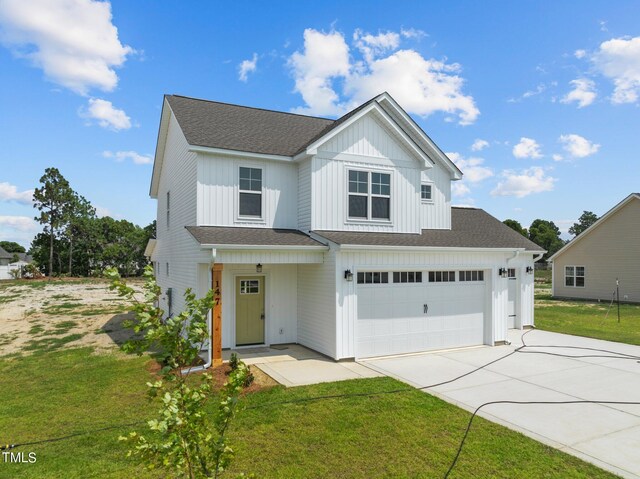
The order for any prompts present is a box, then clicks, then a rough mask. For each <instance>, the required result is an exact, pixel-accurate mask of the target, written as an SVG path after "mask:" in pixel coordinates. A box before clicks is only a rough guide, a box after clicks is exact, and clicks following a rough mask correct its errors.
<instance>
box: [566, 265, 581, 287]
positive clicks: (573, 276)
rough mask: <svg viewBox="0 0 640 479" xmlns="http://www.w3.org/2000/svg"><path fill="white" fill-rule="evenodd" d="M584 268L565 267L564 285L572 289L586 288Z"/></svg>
mask: <svg viewBox="0 0 640 479" xmlns="http://www.w3.org/2000/svg"><path fill="white" fill-rule="evenodd" d="M584 276H585V274H584V266H565V267H564V285H565V286H568V287H570V288H584Z"/></svg>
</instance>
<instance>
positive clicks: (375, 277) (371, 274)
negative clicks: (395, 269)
mask: <svg viewBox="0 0 640 479" xmlns="http://www.w3.org/2000/svg"><path fill="white" fill-rule="evenodd" d="M388 282H389V273H387V272H386V271H365V272H362V273H358V284H386V283H388Z"/></svg>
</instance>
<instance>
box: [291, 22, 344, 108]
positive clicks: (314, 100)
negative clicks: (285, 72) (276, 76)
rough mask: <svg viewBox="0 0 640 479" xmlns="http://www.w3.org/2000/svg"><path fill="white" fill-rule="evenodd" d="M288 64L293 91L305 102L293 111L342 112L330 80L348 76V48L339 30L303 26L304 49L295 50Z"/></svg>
mask: <svg viewBox="0 0 640 479" xmlns="http://www.w3.org/2000/svg"><path fill="white" fill-rule="evenodd" d="M288 63H289V66H290V67H291V68H292V70H293V75H294V77H295V82H296V85H295V91H297V92H298V93H300V94H301V95H302V99H303V100H304V102H305V103H306V105H307V106H306V107H300V108H297V109H296V111H298V112H299V113H310V114H315V115H338V114H341V113H343V112H344V110H345V108H344V106H342V105H340V104H338V101H339V98H338V94H337V93H336V92H335V91H334V89H333V85H332V81H333V79H335V78H338V77H346V76H348V75H349V70H350V68H351V64H350V63H349V47H348V46H347V43H346V42H345V40H344V37H343V36H342V34H341V33H338V32H330V33H322V32H319V31H317V30H314V29H312V28H308V29H306V30H305V31H304V52H303V53H300V52H294V53H293V54H292V55H291V57H290V58H289V62H288Z"/></svg>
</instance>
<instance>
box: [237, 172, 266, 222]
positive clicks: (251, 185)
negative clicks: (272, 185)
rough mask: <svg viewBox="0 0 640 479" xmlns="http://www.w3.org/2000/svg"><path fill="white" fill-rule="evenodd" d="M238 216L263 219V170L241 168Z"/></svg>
mask: <svg viewBox="0 0 640 479" xmlns="http://www.w3.org/2000/svg"><path fill="white" fill-rule="evenodd" d="M239 186H240V188H239V195H240V198H239V202H238V204H239V208H238V214H239V216H242V217H249V218H262V169H260V168H247V167H244V166H241V167H240V185H239Z"/></svg>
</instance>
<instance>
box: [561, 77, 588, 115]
mask: <svg viewBox="0 0 640 479" xmlns="http://www.w3.org/2000/svg"><path fill="white" fill-rule="evenodd" d="M569 84H570V85H573V90H571V91H570V92H569V93H567V94H566V95H565V96H563V97H562V99H561V100H560V102H561V103H571V102H574V101H575V102H577V103H578V108H583V107H585V106H589V105H591V104H592V103H593V100H595V99H596V84H595V83H594V82H593V81H592V80H588V79H587V78H577V79H575V80H571V81H570V82H569Z"/></svg>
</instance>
